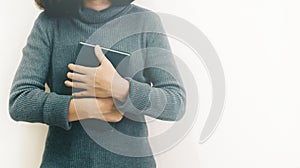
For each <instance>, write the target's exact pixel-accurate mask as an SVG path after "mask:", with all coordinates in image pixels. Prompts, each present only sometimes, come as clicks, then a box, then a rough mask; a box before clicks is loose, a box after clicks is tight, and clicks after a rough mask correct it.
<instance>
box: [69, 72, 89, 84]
mask: <svg viewBox="0 0 300 168" xmlns="http://www.w3.org/2000/svg"><path fill="white" fill-rule="evenodd" d="M67 77H68V78H69V79H72V80H76V81H80V82H85V81H86V78H87V77H86V75H82V74H79V73H71V72H68V73H67Z"/></svg>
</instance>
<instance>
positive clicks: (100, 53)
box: [95, 45, 107, 64]
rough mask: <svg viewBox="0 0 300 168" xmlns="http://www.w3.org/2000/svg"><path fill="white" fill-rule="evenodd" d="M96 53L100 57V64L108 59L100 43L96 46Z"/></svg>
mask: <svg viewBox="0 0 300 168" xmlns="http://www.w3.org/2000/svg"><path fill="white" fill-rule="evenodd" d="M95 55H96V57H97V58H98V60H99V62H100V64H103V63H104V62H105V61H106V59H107V58H106V57H105V55H104V54H103V52H102V49H101V47H100V46H99V45H96V47H95Z"/></svg>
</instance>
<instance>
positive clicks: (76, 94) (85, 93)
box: [72, 90, 95, 97]
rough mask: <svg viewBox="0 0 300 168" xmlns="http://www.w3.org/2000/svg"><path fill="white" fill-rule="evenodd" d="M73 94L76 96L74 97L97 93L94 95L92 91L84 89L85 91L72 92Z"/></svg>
mask: <svg viewBox="0 0 300 168" xmlns="http://www.w3.org/2000/svg"><path fill="white" fill-rule="evenodd" d="M72 96H74V97H84V96H95V95H93V94H92V93H90V92H89V91H87V90H84V91H80V92H75V93H72Z"/></svg>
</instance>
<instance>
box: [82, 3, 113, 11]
mask: <svg viewBox="0 0 300 168" xmlns="http://www.w3.org/2000/svg"><path fill="white" fill-rule="evenodd" d="M110 5H111V3H110V0H84V6H85V7H87V8H90V9H94V10H96V11H101V10H104V9H106V8H108V7H110Z"/></svg>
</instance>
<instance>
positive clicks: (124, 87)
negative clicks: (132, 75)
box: [112, 77, 130, 103]
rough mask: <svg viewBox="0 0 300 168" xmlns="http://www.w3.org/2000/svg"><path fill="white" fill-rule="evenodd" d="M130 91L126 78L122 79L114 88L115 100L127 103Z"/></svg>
mask: <svg viewBox="0 0 300 168" xmlns="http://www.w3.org/2000/svg"><path fill="white" fill-rule="evenodd" d="M129 90H130V83H129V81H128V80H126V79H124V78H122V77H121V78H120V79H119V80H118V81H117V82H116V85H115V86H114V87H113V94H112V95H113V98H115V99H117V100H119V101H121V102H122V103H123V102H125V101H126V99H127V97H128V94H129Z"/></svg>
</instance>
